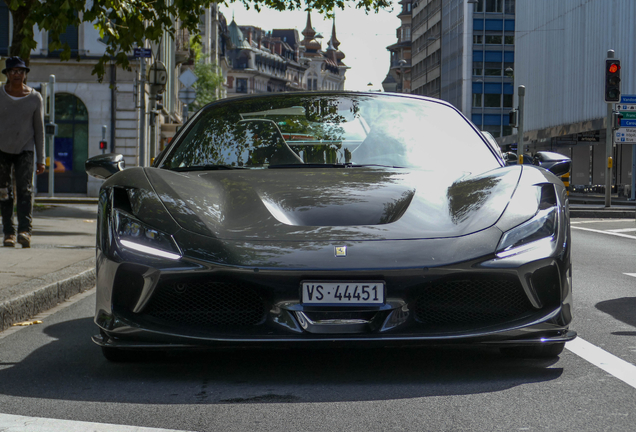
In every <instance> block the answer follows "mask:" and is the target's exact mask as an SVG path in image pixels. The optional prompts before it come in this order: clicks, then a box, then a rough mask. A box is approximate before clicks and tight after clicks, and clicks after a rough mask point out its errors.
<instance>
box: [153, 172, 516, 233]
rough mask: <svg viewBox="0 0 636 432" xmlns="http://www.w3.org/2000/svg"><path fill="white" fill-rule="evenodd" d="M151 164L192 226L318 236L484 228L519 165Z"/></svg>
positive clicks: (158, 184) (163, 190)
mask: <svg viewBox="0 0 636 432" xmlns="http://www.w3.org/2000/svg"><path fill="white" fill-rule="evenodd" d="M146 172H147V174H148V178H149V179H150V181H151V183H152V184H153V187H154V188H155V190H156V192H157V193H158V195H159V197H160V199H161V200H162V202H163V203H164V204H165V206H166V208H167V209H168V211H169V212H170V213H171V214H172V216H173V217H174V218H175V220H176V221H177V223H179V225H181V227H183V228H184V229H186V230H190V231H192V232H195V233H198V234H202V235H206V236H210V237H214V238H219V239H227V240H248V239H249V240H256V239H260V240H270V241H271V240H275V241H308V240H309V241H314V240H315V241H318V240H327V239H328V240H382V239H424V238H445V237H456V236H462V235H466V234H470V233H474V232H477V231H480V230H483V229H486V228H488V227H490V226H492V225H493V224H494V223H495V222H496V221H497V220H498V219H499V217H500V216H501V214H502V213H503V211H504V210H505V208H506V205H507V203H508V201H509V200H510V198H511V196H512V194H513V192H514V189H515V186H516V185H517V182H518V180H519V176H520V173H521V170H520V169H519V168H518V167H507V168H500V169H496V170H493V171H490V172H488V173H484V174H480V175H477V176H474V175H470V173H461V174H457V173H452V172H450V170H449V172H447V173H444V172H439V171H438V172H424V171H413V170H406V169H389V168H386V169H382V168H330V169H328V168H326V169H264V170H230V171H209V172H189V173H188V172H181V173H179V172H173V171H168V170H162V169H153V168H150V169H147V171H146Z"/></svg>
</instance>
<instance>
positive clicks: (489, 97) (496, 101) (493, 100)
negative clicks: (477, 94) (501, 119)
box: [484, 94, 501, 108]
mask: <svg viewBox="0 0 636 432" xmlns="http://www.w3.org/2000/svg"><path fill="white" fill-rule="evenodd" d="M484 108H501V95H500V94H485V95H484Z"/></svg>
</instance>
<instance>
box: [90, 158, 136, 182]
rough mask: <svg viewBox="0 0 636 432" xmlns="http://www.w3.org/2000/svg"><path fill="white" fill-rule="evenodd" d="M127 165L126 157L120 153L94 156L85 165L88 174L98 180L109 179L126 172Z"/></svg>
mask: <svg viewBox="0 0 636 432" xmlns="http://www.w3.org/2000/svg"><path fill="white" fill-rule="evenodd" d="M125 165H126V163H125V161H124V156H122V155H120V154H118V153H106V154H101V155H98V156H93V157H92V158H90V159H89V160H87V161H86V163H85V164H84V168H85V170H86V174H88V175H89V176H91V177H95V178H98V179H107V178H108V177H110V176H112V175H113V174H116V173H118V172H120V171H123V170H124V166H125Z"/></svg>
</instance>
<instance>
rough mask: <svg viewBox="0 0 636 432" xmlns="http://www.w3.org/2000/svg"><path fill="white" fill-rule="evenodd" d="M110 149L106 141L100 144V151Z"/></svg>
mask: <svg viewBox="0 0 636 432" xmlns="http://www.w3.org/2000/svg"><path fill="white" fill-rule="evenodd" d="M107 148H108V143H107V142H106V141H104V140H102V141H100V142H99V149H100V150H106V149H107Z"/></svg>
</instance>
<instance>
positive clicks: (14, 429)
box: [0, 414, 185, 432]
mask: <svg viewBox="0 0 636 432" xmlns="http://www.w3.org/2000/svg"><path fill="white" fill-rule="evenodd" d="M0 431H2V432H24V431H29V432H62V431H63V432H86V431H91V432H185V431H175V430H174V429H156V428H147V427H138V426H122V425H115V424H107V423H92V422H81V421H73V420H57V419H47V418H42V417H25V416H19V415H12V414H0Z"/></svg>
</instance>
